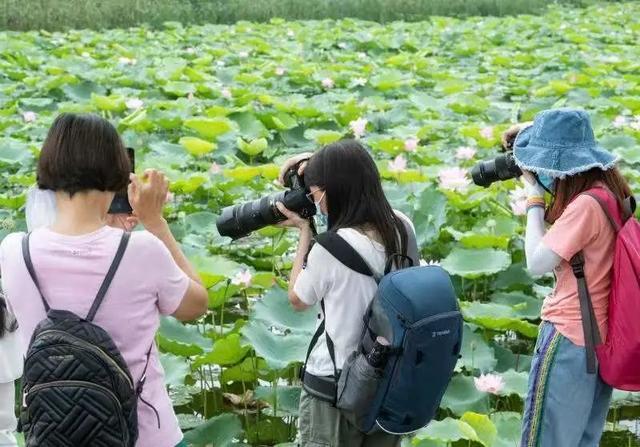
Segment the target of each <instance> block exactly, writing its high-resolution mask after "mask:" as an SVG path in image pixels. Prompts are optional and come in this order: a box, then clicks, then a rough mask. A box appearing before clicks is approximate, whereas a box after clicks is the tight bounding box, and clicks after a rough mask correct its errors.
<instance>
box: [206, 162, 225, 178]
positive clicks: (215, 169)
mask: <svg viewBox="0 0 640 447" xmlns="http://www.w3.org/2000/svg"><path fill="white" fill-rule="evenodd" d="M209 172H210V173H212V174H214V175H217V174H220V173H221V172H222V168H221V167H220V165H219V164H218V163H216V162H215V161H214V162H213V163H212V164H211V167H210V168H209Z"/></svg>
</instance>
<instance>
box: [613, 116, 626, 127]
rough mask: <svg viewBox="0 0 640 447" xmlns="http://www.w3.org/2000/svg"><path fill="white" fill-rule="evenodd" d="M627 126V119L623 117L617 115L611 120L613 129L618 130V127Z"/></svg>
mask: <svg viewBox="0 0 640 447" xmlns="http://www.w3.org/2000/svg"><path fill="white" fill-rule="evenodd" d="M626 124H627V117H626V116H624V115H618V116H616V118H615V119H614V120H613V127H615V128H616V129H619V128H620V127H624V126H625V125H626Z"/></svg>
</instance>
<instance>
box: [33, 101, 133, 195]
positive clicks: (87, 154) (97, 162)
mask: <svg viewBox="0 0 640 447" xmlns="http://www.w3.org/2000/svg"><path fill="white" fill-rule="evenodd" d="M130 170H131V162H130V161H129V157H128V156H127V152H126V149H125V147H124V144H123V142H122V139H121V138H120V135H118V131H117V130H116V128H115V127H113V125H112V124H111V123H110V122H109V121H107V120H106V119H104V118H101V117H99V116H97V115H91V114H74V113H63V114H61V115H59V116H58V117H57V118H56V119H55V121H54V122H53V124H52V125H51V128H50V129H49V133H48V134H47V139H46V140H45V142H44V144H43V146H42V151H41V152H40V159H39V161H38V177H37V178H38V186H39V187H40V188H41V189H49V190H52V191H65V192H67V193H69V195H71V196H73V195H74V194H76V193H78V192H83V191H90V190H98V191H110V192H118V191H121V190H123V189H124V188H125V187H126V186H127V184H128V182H129V172H130Z"/></svg>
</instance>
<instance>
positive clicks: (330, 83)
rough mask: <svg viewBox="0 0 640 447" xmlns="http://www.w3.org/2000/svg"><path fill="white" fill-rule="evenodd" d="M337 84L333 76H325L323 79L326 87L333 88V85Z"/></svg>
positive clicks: (323, 84)
mask: <svg viewBox="0 0 640 447" xmlns="http://www.w3.org/2000/svg"><path fill="white" fill-rule="evenodd" d="M335 85H336V83H335V82H333V79H331V78H324V79H323V80H322V86H323V87H324V88H326V89H330V88H333V87H335Z"/></svg>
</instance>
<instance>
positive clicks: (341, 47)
mask: <svg viewBox="0 0 640 447" xmlns="http://www.w3.org/2000/svg"><path fill="white" fill-rule="evenodd" d="M338 48H340V49H341V50H344V49H345V48H347V44H346V43H344V42H340V43H339V44H338Z"/></svg>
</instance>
